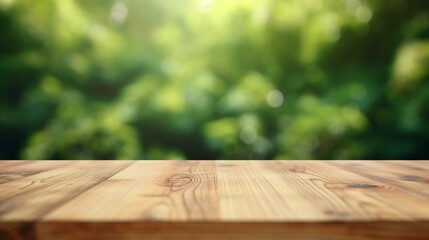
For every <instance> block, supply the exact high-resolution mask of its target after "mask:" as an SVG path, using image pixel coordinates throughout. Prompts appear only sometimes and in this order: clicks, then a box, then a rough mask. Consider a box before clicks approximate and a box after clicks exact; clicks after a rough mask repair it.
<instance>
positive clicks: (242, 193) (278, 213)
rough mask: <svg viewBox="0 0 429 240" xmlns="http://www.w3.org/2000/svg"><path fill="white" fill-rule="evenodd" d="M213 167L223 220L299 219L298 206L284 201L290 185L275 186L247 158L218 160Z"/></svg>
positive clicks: (288, 194)
mask: <svg viewBox="0 0 429 240" xmlns="http://www.w3.org/2000/svg"><path fill="white" fill-rule="evenodd" d="M216 168H217V170H216V173H217V184H218V186H217V188H218V193H219V202H220V207H221V208H220V211H221V212H220V214H221V217H222V220H226V221H264V220H265V221H275V220H292V219H296V220H298V219H300V217H299V216H300V214H299V211H300V210H301V208H300V209H294V208H292V206H290V204H289V201H284V197H285V196H290V195H291V194H290V193H291V191H290V189H289V187H288V186H283V189H276V188H275V187H274V186H273V185H272V183H270V182H269V181H268V180H267V179H266V178H265V176H262V175H261V174H260V173H259V172H258V171H257V169H254V168H253V167H252V165H250V163H249V162H248V161H217V162H216ZM282 194H283V195H282ZM315 217H317V216H315Z"/></svg>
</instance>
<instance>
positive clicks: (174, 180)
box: [167, 174, 193, 187]
mask: <svg viewBox="0 0 429 240" xmlns="http://www.w3.org/2000/svg"><path fill="white" fill-rule="evenodd" d="M192 181H193V178H192V176H191V175H189V174H174V175H172V176H171V177H169V178H168V179H167V182H168V183H169V184H170V186H172V187H182V186H185V185H187V184H189V183H191V182H192Z"/></svg>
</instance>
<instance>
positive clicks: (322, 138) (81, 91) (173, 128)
mask: <svg viewBox="0 0 429 240" xmlns="http://www.w3.org/2000/svg"><path fill="white" fill-rule="evenodd" d="M428 10H429V2H428V1H425V0H416V1H406V0H390V1H387V0H381V1H364V0H344V1H337V0H324V1H323V0H287V1H281V0H236V1H228V0H183V1H176V0H164V1H155V0H145V1H139V0H116V1H113V0H107V1H106V0H103V1H101V0H98V1H95V0H94V1H83V0H61V1H56V0H44V1H28V0H0V23H1V24H0V33H1V36H0V158H1V159H16V158H22V159H420V158H428V156H429V154H428V152H427V151H426V146H427V145H426V144H427V143H429V125H427V124H425V123H426V121H429V82H428V78H429V70H428V69H429V39H428V38H429V11H428Z"/></svg>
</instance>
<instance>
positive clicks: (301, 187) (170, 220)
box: [0, 161, 429, 239]
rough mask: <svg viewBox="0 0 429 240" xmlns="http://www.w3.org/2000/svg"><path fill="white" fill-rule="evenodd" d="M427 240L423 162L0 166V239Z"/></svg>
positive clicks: (427, 180) (427, 178)
mask: <svg viewBox="0 0 429 240" xmlns="http://www.w3.org/2000/svg"><path fill="white" fill-rule="evenodd" d="M171 237H173V238H174V239H189V238H191V237H193V238H197V239H218V238H224V239H243V238H244V237H245V238H246V239H284V238H286V237H289V238H291V239H429V161H0V239H140V238H145V239H169V238H171Z"/></svg>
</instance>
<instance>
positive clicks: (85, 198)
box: [44, 161, 218, 221]
mask: <svg viewBox="0 0 429 240" xmlns="http://www.w3.org/2000/svg"><path fill="white" fill-rule="evenodd" d="M216 194H217V193H216V178H215V168H214V162H211V161H207V162H206V161H141V162H137V163H135V164H134V165H133V166H132V167H131V168H127V169H125V170H124V171H121V172H120V173H118V174H116V175H114V176H113V177H111V178H110V179H108V180H106V181H105V182H103V183H102V184H99V185H98V186H96V187H94V188H93V189H91V191H88V192H85V193H83V194H81V195H80V196H79V197H77V198H75V199H73V200H72V201H70V202H68V203H67V204H64V205H63V206H61V207H59V208H58V209H56V210H55V211H53V212H51V213H50V214H48V215H47V216H46V217H45V218H44V219H45V220H58V219H59V220H62V219H71V220H101V219H102V220H143V219H149V220H159V221H161V220H164V221H166V220H174V221H186V220H217V219H218V205H217V196H216Z"/></svg>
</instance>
